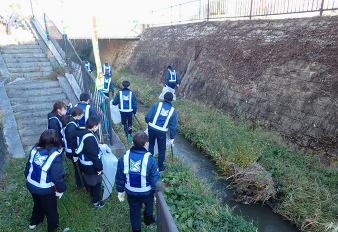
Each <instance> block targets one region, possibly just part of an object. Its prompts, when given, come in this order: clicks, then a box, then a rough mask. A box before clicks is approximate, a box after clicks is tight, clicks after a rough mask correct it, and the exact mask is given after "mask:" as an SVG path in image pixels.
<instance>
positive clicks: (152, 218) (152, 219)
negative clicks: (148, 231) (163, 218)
mask: <svg viewBox="0 0 338 232" xmlns="http://www.w3.org/2000/svg"><path fill="white" fill-rule="evenodd" d="M156 221H157V216H156V215H155V216H154V215H148V216H146V215H145V216H144V224H146V226H149V225H151V224H153V223H155V222H156Z"/></svg>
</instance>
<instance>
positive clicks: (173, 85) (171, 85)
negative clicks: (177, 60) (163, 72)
mask: <svg viewBox="0 0 338 232" xmlns="http://www.w3.org/2000/svg"><path fill="white" fill-rule="evenodd" d="M168 86H169V87H170V88H172V89H175V87H176V83H173V84H170V83H169V84H168Z"/></svg>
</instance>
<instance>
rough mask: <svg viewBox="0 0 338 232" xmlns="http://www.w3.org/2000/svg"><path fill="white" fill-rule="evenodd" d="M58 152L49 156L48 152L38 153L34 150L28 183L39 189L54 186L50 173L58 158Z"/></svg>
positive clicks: (31, 155) (30, 159) (53, 152)
mask: <svg viewBox="0 0 338 232" xmlns="http://www.w3.org/2000/svg"><path fill="white" fill-rule="evenodd" d="M59 155H60V153H59V152H58V151H52V153H51V154H47V153H46V150H42V151H38V150H37V149H36V148H33V149H32V151H31V154H30V158H29V163H30V164H31V165H30V168H29V171H28V175H27V181H28V182H29V183H30V184H32V185H34V186H35V187H38V188H50V187H53V186H54V183H53V182H52V180H51V178H50V175H49V173H48V171H49V169H50V167H51V166H52V163H53V161H54V160H55V158H56V157H58V156H59Z"/></svg>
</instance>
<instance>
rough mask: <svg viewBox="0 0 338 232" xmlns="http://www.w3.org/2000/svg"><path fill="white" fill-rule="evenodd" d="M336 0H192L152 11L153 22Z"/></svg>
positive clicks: (333, 5) (335, 1)
mask: <svg viewBox="0 0 338 232" xmlns="http://www.w3.org/2000/svg"><path fill="white" fill-rule="evenodd" d="M337 9H338V0H193V1H190V2H186V3H182V4H178V5H174V6H170V7H167V8H163V9H160V10H157V11H153V12H151V13H152V20H151V21H152V22H156V23H153V25H159V24H176V23H181V22H187V21H205V20H210V19H221V18H242V17H244V18H245V17H246V18H249V19H251V18H252V17H257V16H269V15H281V14H295V13H305V12H319V15H320V16H322V15H323V12H324V11H328V10H337Z"/></svg>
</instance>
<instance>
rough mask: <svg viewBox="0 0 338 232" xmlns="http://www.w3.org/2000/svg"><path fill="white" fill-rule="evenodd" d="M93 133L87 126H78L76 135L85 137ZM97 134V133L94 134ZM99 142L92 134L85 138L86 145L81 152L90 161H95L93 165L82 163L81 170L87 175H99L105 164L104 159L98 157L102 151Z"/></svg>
mask: <svg viewBox="0 0 338 232" xmlns="http://www.w3.org/2000/svg"><path fill="white" fill-rule="evenodd" d="M88 133H92V134H94V133H93V132H91V131H90V130H88V129H87V128H76V129H75V135H76V136H77V137H83V136H84V135H85V134H88ZM94 136H95V134H94ZM99 149H100V148H99V144H98V142H97V140H96V139H95V138H94V137H92V136H90V137H88V138H86V139H85V140H84V146H83V150H82V152H81V153H83V154H84V155H85V156H86V157H87V158H88V159H90V161H92V162H93V165H90V166H87V165H82V164H81V163H80V164H81V171H83V173H84V174H87V175H97V172H99V171H102V170H103V164H102V160H101V159H100V158H99V157H98V154H99V152H100V150H99Z"/></svg>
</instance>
